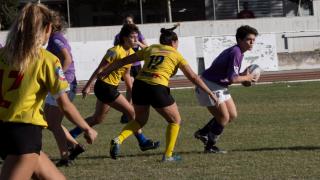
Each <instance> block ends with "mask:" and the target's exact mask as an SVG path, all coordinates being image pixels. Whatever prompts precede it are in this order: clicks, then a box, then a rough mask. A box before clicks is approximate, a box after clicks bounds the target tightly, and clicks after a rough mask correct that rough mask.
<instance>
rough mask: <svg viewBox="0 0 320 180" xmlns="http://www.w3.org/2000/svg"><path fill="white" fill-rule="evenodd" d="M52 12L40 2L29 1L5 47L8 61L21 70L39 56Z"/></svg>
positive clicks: (13, 25) (17, 19)
mask: <svg viewBox="0 0 320 180" xmlns="http://www.w3.org/2000/svg"><path fill="white" fill-rule="evenodd" d="M51 23H52V12H51V11H50V10H49V9H48V8H47V7H46V6H44V5H42V4H39V3H28V4H26V5H25V6H24V7H23V9H22V10H21V12H20V14H19V15H18V17H17V18H16V19H15V21H14V23H13V24H12V26H11V28H10V30H9V33H8V36H7V40H6V45H5V47H4V55H5V59H6V62H7V63H8V64H9V65H10V66H13V67H14V68H15V69H17V70H19V71H20V72H24V71H25V70H26V69H27V68H28V65H30V64H32V63H33V62H34V61H36V60H37V59H38V58H39V50H40V48H41V46H42V44H43V43H44V42H43V41H44V39H43V37H44V33H45V30H46V28H47V26H48V25H49V24H51Z"/></svg>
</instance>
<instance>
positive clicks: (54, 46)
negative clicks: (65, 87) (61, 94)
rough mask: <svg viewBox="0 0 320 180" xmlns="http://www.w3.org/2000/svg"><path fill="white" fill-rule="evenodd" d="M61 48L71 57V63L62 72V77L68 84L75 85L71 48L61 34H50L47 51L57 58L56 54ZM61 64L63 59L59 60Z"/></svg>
mask: <svg viewBox="0 0 320 180" xmlns="http://www.w3.org/2000/svg"><path fill="white" fill-rule="evenodd" d="M63 48H66V49H67V50H68V52H69V54H70V55H71V58H72V63H71V64H70V65H69V68H68V69H67V71H65V72H64V75H65V77H66V79H67V81H68V82H69V84H71V83H76V77H75V68H74V62H73V57H72V54H71V47H70V45H69V43H68V41H67V39H66V38H64V36H63V34H62V33H60V32H55V33H53V34H51V36H50V38H49V42H48V46H47V50H48V51H50V52H51V53H53V54H54V55H56V56H58V54H59V53H60V52H61V50H62V49H63ZM60 61H61V64H63V61H64V59H60Z"/></svg>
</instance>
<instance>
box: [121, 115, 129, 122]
mask: <svg viewBox="0 0 320 180" xmlns="http://www.w3.org/2000/svg"><path fill="white" fill-rule="evenodd" d="M128 122H129V118H128V117H127V116H126V115H125V114H122V116H121V118H120V123H121V124H127V123H128Z"/></svg>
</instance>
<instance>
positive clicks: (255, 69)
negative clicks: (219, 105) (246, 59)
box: [241, 64, 262, 87]
mask: <svg viewBox="0 0 320 180" xmlns="http://www.w3.org/2000/svg"><path fill="white" fill-rule="evenodd" d="M247 71H248V72H249V73H250V74H253V76H254V79H255V80H256V81H252V82H250V81H245V82H242V83H241V84H242V85H243V86H245V87H249V86H251V85H252V84H254V83H256V82H257V81H259V78H260V75H261V71H262V70H261V68H260V67H259V66H258V65H257V64H252V65H250V66H248V67H247V68H246V69H245V70H244V71H243V73H246V72H247Z"/></svg>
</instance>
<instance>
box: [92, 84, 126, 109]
mask: <svg viewBox="0 0 320 180" xmlns="http://www.w3.org/2000/svg"><path fill="white" fill-rule="evenodd" d="M94 95H96V97H97V99H99V101H101V102H103V103H105V104H108V103H112V102H113V101H115V100H116V99H117V98H118V97H119V96H120V92H119V91H118V86H113V85H111V84H108V83H105V82H104V81H102V80H100V79H97V81H96V83H95V85H94Z"/></svg>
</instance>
